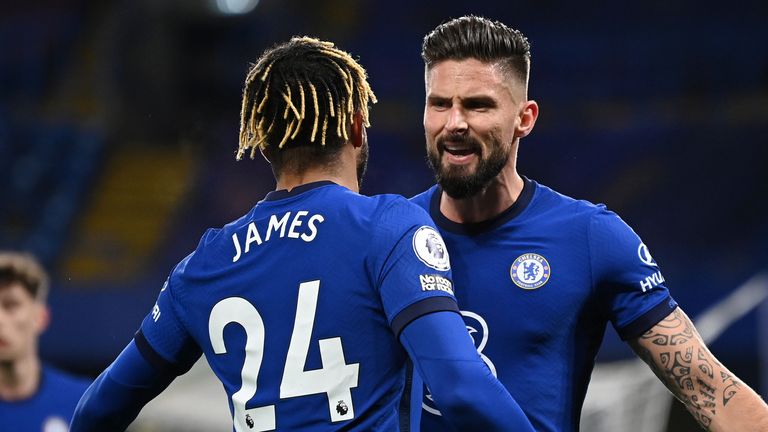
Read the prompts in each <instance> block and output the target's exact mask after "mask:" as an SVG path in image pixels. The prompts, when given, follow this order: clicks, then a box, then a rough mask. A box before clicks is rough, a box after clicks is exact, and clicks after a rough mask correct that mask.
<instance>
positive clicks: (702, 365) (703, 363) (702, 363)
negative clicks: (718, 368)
mask: <svg viewBox="0 0 768 432" xmlns="http://www.w3.org/2000/svg"><path fill="white" fill-rule="evenodd" d="M698 357H699V370H700V371H701V373H703V374H704V375H706V376H708V377H709V378H710V379H712V378H714V377H715V375H714V374H715V369H714V368H713V367H712V364H711V363H710V362H709V358H708V357H707V354H706V353H705V352H704V351H703V350H699V356H698Z"/></svg>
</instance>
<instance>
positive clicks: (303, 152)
mask: <svg viewBox="0 0 768 432" xmlns="http://www.w3.org/2000/svg"><path fill="white" fill-rule="evenodd" d="M375 102H376V96H375V95H374V94H373V91H372V90H371V87H370V85H369V84H368V79H367V75H366V72H365V69H363V67H362V66H360V64H358V63H357V62H356V61H355V60H354V59H353V58H352V56H351V55H349V53H347V52H345V51H342V50H340V49H338V48H336V47H335V46H334V45H333V43H331V42H324V41H321V40H318V39H314V38H310V37H293V38H291V40H290V41H288V42H284V43H281V44H278V45H275V46H274V47H272V48H269V49H267V50H266V51H264V53H263V54H262V55H261V57H259V60H258V61H257V62H256V64H255V65H253V66H252V67H251V69H250V70H249V72H248V75H247V76H246V78H245V87H244V89H243V104H242V110H241V113H240V145H239V147H238V151H237V159H240V158H242V156H243V154H244V153H245V152H247V151H250V154H251V158H253V156H254V155H255V153H256V151H257V150H262V151H264V155H265V156H267V159H269V161H270V163H271V164H272V169H273V171H274V173H275V175H279V173H280V172H281V171H282V169H283V168H284V167H287V166H290V168H291V169H294V170H298V171H301V170H303V169H306V167H308V166H309V165H312V164H329V163H332V162H333V160H334V159H335V158H334V157H333V156H335V155H337V154H338V152H339V151H340V150H341V148H342V144H344V143H345V142H347V141H348V140H349V137H348V134H347V127H348V126H349V125H350V124H351V123H352V119H353V117H354V115H355V113H357V112H360V113H361V114H362V116H363V123H364V126H366V127H367V126H369V125H370V122H369V120H368V105H369V104H371V103H375Z"/></svg>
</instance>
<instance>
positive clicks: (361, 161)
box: [357, 140, 368, 188]
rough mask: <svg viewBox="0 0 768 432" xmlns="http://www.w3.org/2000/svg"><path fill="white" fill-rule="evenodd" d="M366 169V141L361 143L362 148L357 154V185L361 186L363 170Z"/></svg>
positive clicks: (363, 175)
mask: <svg viewBox="0 0 768 432" xmlns="http://www.w3.org/2000/svg"><path fill="white" fill-rule="evenodd" d="M367 170H368V141H367V140H366V142H364V143H363V148H362V149H360V154H358V156H357V187H358V188H362V187H363V178H364V177H365V172H366V171H367Z"/></svg>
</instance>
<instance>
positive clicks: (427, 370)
mask: <svg viewBox="0 0 768 432" xmlns="http://www.w3.org/2000/svg"><path fill="white" fill-rule="evenodd" d="M375 100H376V99H375V96H374V94H373V92H372V91H371V88H370V86H369V85H368V82H367V78H366V74H365V70H363V68H362V67H361V66H360V65H359V64H358V63H357V62H356V61H355V60H354V59H353V58H352V57H351V56H350V55H349V54H348V53H346V52H344V51H341V50H339V49H338V48H336V47H334V45H333V44H332V43H329V42H323V41H319V40H317V39H313V38H308V37H297V38H293V39H291V40H290V41H289V42H286V43H283V44H279V45H277V46H275V47H273V48H271V49H268V50H267V51H266V52H265V53H264V54H263V55H262V56H261V58H260V59H259V60H258V62H257V63H256V64H255V65H254V66H253V67H252V68H251V70H250V71H249V73H248V76H247V78H246V82H245V88H244V92H243V104H242V112H241V123H240V125H241V128H240V145H239V148H238V151H237V158H241V157H242V156H243V155H245V154H246V153H248V154H250V156H251V157H254V156H255V154H256V153H259V152H260V153H262V154H263V155H264V157H265V158H266V159H267V160H268V161H269V162H270V164H271V167H272V170H273V173H274V175H275V179H276V183H277V185H276V188H275V189H276V190H275V191H273V192H270V193H268V194H267V195H266V197H264V199H263V200H261V201H259V202H258V203H256V205H255V206H254V207H253V209H251V211H250V212H248V213H247V214H246V215H245V216H243V217H241V218H240V219H238V220H236V221H234V222H232V223H230V224H228V225H226V226H224V227H222V228H220V229H210V230H208V231H207V232H206V233H205V234H204V235H203V238H202V239H201V241H200V244H199V245H198V247H197V249H196V250H195V251H194V252H193V253H192V254H190V255H189V256H187V257H186V258H184V259H183V260H182V261H181V262H180V263H179V264H178V265H177V266H176V267H175V268H174V269H173V271H172V272H171V274H170V276H169V277H168V279H167V281H166V282H165V284H164V285H163V288H162V289H161V291H160V294H159V296H158V300H157V303H156V304H155V305H154V307H153V308H152V311H151V312H150V313H149V314H148V315H147V316H146V318H145V319H144V321H143V322H142V324H141V327H140V329H139V331H138V332H137V333H136V336H135V337H134V339H133V340H132V341H131V342H130V344H129V345H128V346H127V347H126V348H125V350H123V352H122V353H121V354H120V355H119V356H118V358H117V359H116V360H115V361H114V362H113V363H112V365H111V366H109V367H108V368H107V369H106V370H105V371H104V372H103V373H102V374H101V375H100V376H99V378H98V379H97V380H96V381H95V382H94V384H93V385H92V386H91V387H90V388H89V390H88V391H87V392H86V394H85V395H84V396H83V398H82V399H81V401H80V404H79V405H78V408H77V410H76V412H75V417H74V419H73V421H72V428H71V432H83V431H105V430H109V431H121V430H125V428H126V427H127V426H128V424H129V423H130V422H131V421H132V420H133V419H134V418H135V417H136V415H138V413H139V411H140V410H141V408H142V407H143V406H144V405H145V404H146V403H147V402H148V401H149V400H150V399H152V398H153V397H154V396H156V395H157V394H159V393H160V392H162V391H163V389H165V388H166V386H167V385H168V384H169V383H170V382H171V381H172V380H173V379H174V378H175V377H176V376H177V375H179V374H182V373H184V372H186V371H187V370H189V368H190V367H191V366H192V364H193V363H194V362H195V361H197V359H198V358H199V357H200V356H201V355H205V357H206V359H207V361H208V363H209V365H210V366H211V369H212V370H213V372H214V373H215V374H216V376H217V377H218V378H219V379H220V380H221V382H222V383H223V385H224V388H225V390H226V393H227V396H228V398H229V399H230V401H229V406H230V412H231V414H232V423H233V429H234V430H235V431H238V432H240V431H271V430H295V431H334V430H347V431H398V430H417V429H416V428H417V427H418V415H415V416H414V417H410V418H409V417H408V416H407V414H409V412H410V408H411V407H412V406H413V405H412V403H415V404H416V405H418V404H420V402H421V398H420V397H417V398H414V399H412V400H409V399H408V397H407V396H409V395H410V393H409V391H408V389H407V388H406V387H407V386H408V384H409V383H410V381H411V380H410V377H409V370H408V367H407V362H406V360H407V359H408V358H410V360H412V362H413V365H414V367H415V368H417V371H418V373H419V376H421V377H423V378H424V380H425V381H426V382H427V384H428V385H429V387H430V390H431V394H432V397H433V398H434V400H435V403H436V404H437V405H438V406H439V407H440V410H441V411H442V412H443V413H444V415H445V417H446V419H447V421H448V424H449V425H450V427H453V428H456V429H457V430H483V431H532V430H533V428H532V427H531V425H530V423H529V421H528V419H527V418H526V417H525V415H524V414H523V413H522V410H521V409H520V407H519V406H518V404H517V402H516V401H515V400H514V399H513V398H512V397H511V396H510V395H509V393H508V392H507V390H505V389H504V387H503V386H502V385H501V384H500V383H499V382H498V381H497V380H496V379H495V378H494V377H493V375H492V373H491V372H490V370H489V369H488V367H487V366H486V365H485V363H484V362H483V361H482V359H481V357H480V355H479V354H478V353H477V351H476V350H475V348H474V346H473V344H472V342H471V340H470V338H469V337H468V336H467V332H466V329H465V326H464V322H463V321H462V319H461V317H460V315H459V313H458V311H459V310H458V307H457V305H456V300H455V297H454V294H453V286H452V282H451V267H450V261H449V256H448V251H447V250H446V249H445V247H444V244H443V241H442V238H441V237H440V234H438V232H437V231H436V229H435V227H434V225H433V223H432V221H431V220H430V219H429V217H428V216H427V213H426V212H425V211H424V210H422V209H420V208H419V207H418V206H416V205H415V204H412V203H410V202H408V201H407V200H405V199H404V198H402V197H399V196H393V195H381V196H376V197H366V196H363V195H360V194H359V188H360V181H361V179H362V174H363V172H364V171H365V165H366V161H367V156H368V144H367V136H366V132H365V129H366V127H367V126H368V125H369V121H368V106H369V104H371V103H373V102H375ZM404 395H405V396H404ZM417 413H418V412H417Z"/></svg>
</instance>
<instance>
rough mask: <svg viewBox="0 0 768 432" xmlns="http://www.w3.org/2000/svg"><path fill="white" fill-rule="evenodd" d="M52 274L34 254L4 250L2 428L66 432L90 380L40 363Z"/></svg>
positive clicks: (0, 260)
mask: <svg viewBox="0 0 768 432" xmlns="http://www.w3.org/2000/svg"><path fill="white" fill-rule="evenodd" d="M47 296H48V276H47V274H46V273H45V270H43V267H42V266H41V265H40V264H39V263H38V262H37V260H36V259H35V258H34V257H33V256H32V255H28V254H25V253H19V252H11V251H0V430H2V431H9V432H10V431H20V432H24V431H34V432H38V431H40V432H66V431H67V430H68V428H69V426H68V425H69V421H70V419H71V418H72V413H73V412H74V410H75V406H76V405H77V401H78V400H80V397H81V396H82V395H83V393H84V392H85V389H86V388H88V385H89V383H90V381H87V380H85V379H82V378H77V377H74V376H71V375H69V374H67V373H64V372H63V371H60V370H57V369H55V368H53V367H52V366H50V365H47V364H44V363H42V361H41V360H40V357H39V356H38V340H39V338H40V335H41V334H42V333H43V331H44V330H45V328H46V327H47V326H48V322H49V320H50V314H49V311H48V307H47V306H46V299H47Z"/></svg>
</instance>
